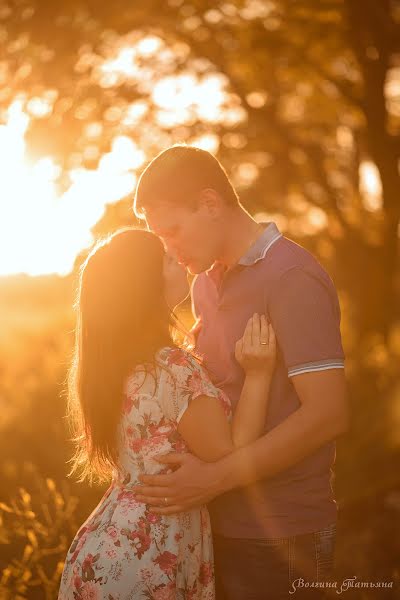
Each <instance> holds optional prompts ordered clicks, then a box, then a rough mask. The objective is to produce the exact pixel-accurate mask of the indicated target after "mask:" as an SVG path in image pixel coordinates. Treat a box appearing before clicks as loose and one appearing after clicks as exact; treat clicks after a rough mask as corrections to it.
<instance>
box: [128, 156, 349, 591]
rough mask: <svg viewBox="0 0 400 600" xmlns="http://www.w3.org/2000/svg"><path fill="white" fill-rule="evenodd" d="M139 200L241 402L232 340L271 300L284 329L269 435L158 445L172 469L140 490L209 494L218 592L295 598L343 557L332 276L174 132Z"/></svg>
mask: <svg viewBox="0 0 400 600" xmlns="http://www.w3.org/2000/svg"><path fill="white" fill-rule="evenodd" d="M134 210H135V213H136V215H137V216H140V217H141V218H145V219H146V222H147V225H148V227H149V228H150V229H151V230H152V231H154V232H155V233H156V234H157V235H158V236H159V237H160V238H161V239H162V240H163V242H164V245H165V247H166V249H167V250H168V251H169V252H170V253H172V254H174V255H175V256H176V257H177V258H178V260H179V262H181V263H183V264H184V265H185V266H186V268H187V269H188V270H189V272H191V273H192V274H196V275H197V276H196V278H195V280H194V283H193V287H192V301H193V309H194V313H195V316H196V318H197V325H196V327H195V334H196V350H197V352H199V353H200V354H201V355H203V357H204V364H205V366H206V367H207V369H208V371H209V373H210V375H211V377H212V379H213V381H214V383H215V384H216V385H217V386H219V387H220V388H221V389H223V390H224V391H225V392H226V393H227V395H228V396H229V397H230V399H231V402H232V404H233V407H234V406H235V404H236V402H237V401H238V399H239V396H240V390H241V386H242V384H243V372H242V370H241V369H240V367H239V365H238V364H237V363H236V361H235V358H234V348H235V343H236V341H237V340H238V339H239V338H240V336H241V333H242V331H243V330H244V326H245V323H246V322H247V320H248V318H249V317H250V316H251V315H252V314H253V313H255V312H258V313H259V314H262V313H265V314H267V316H268V318H269V319H270V321H271V322H272V325H273V328H274V330H275V333H276V337H277V343H278V352H277V360H276V369H275V372H274V376H273V380H272V384H271V390H270V398H269V408H268V415H267V420H266V423H265V434H264V435H263V437H261V438H260V439H259V440H257V441H256V442H255V443H253V444H252V445H250V446H247V447H245V448H241V449H239V450H237V451H235V452H234V453H233V454H231V455H229V456H227V457H225V458H224V459H223V460H221V461H219V462H218V463H213V464H207V463H202V462H201V461H200V460H198V459H196V458H195V457H194V456H192V455H190V454H186V455H172V456H171V455H170V456H169V457H164V458H160V461H161V462H165V464H169V465H172V466H174V468H175V471H174V472H173V473H170V474H167V475H159V476H144V477H143V482H144V484H145V485H144V486H138V487H137V488H136V491H137V494H138V498H139V499H141V500H144V501H145V502H147V503H149V504H150V505H152V506H153V507H158V508H154V510H157V511H158V512H159V513H161V514H171V513H174V512H177V511H180V510H182V509H183V508H188V507H190V506H193V505H196V504H201V503H204V502H209V501H211V502H210V504H209V508H210V513H211V519H212V526H213V532H214V535H215V540H214V549H215V565H216V576H217V581H219V583H218V585H219V588H218V592H217V594H218V598H226V599H227V600H261V599H263V600H265V599H266V598H271V599H272V600H279V599H280V598H287V597H289V596H288V592H289V590H290V589H292V587H291V586H292V583H293V582H294V581H296V580H301V579H304V580H307V581H308V582H312V581H314V582H316V581H318V582H321V581H324V580H325V579H326V578H327V577H328V576H330V574H331V569H332V563H333V553H334V543H335V529H336V504H335V501H334V498H333V493H332V488H331V475H332V466H333V463H334V457H335V442H334V441H335V439H336V438H337V437H338V436H339V435H341V434H342V433H344V432H345V431H346V430H347V427H348V408H347V404H346V397H345V396H346V394H345V378H344V355H343V349H342V344H341V337H340V308H339V303H338V299H337V294H336V291H335V288H334V285H333V283H332V280H331V279H330V277H329V275H328V274H327V273H326V271H325V270H324V269H323V268H322V266H321V265H320V264H319V263H318V262H317V260H316V259H315V258H314V257H313V256H312V255H311V254H310V253H309V252H308V251H307V250H305V249H304V248H302V247H301V246H300V245H298V244H296V243H294V242H293V241H291V240H289V239H287V238H286V237H284V236H283V235H282V234H281V232H280V231H279V230H278V228H277V226H276V224H275V223H272V222H270V223H267V224H258V223H256V222H255V221H254V220H253V219H252V218H251V216H250V215H249V214H248V213H247V212H246V211H245V210H244V208H243V207H242V206H241V204H240V202H239V200H238V196H237V194H236V192H235V190H234V188H233V186H232V184H231V183H230V181H229V179H228V177H227V175H226V173H225V171H224V169H223V167H222V166H221V164H220V163H219V162H218V161H217V159H216V158H215V157H213V156H212V155H211V154H210V153H208V152H205V151H203V150H199V149H196V148H192V147H186V146H173V147H172V148H169V149H167V150H166V151H164V152H162V153H161V154H160V155H159V156H157V157H156V158H155V159H154V160H153V161H152V162H151V163H150V165H149V166H148V167H147V169H146V170H145V171H144V172H143V174H142V176H141V178H140V181H139V184H138V187H137V191H136V197H135V206H134ZM177 467H179V468H177ZM298 586H300V587H297V588H296V589H298V590H299V592H296V593H297V597H301V595H300V588H301V582H300V583H298ZM312 591H313V592H314V593H313V594H312V596H311V597H312V598H318V597H319V596H318V589H315V586H314V589H313V590H312ZM303 592H304V586H303Z"/></svg>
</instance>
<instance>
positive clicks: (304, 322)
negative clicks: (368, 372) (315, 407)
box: [268, 267, 345, 377]
mask: <svg viewBox="0 0 400 600" xmlns="http://www.w3.org/2000/svg"><path fill="white" fill-rule="evenodd" d="M268 308H269V315H270V318H271V322H272V326H273V328H274V330H275V333H276V338H277V342H278V345H279V347H280V349H281V351H282V355H283V358H284V361H285V364H286V368H287V372H288V376H289V377H294V376H295V375H299V374H301V373H309V372H312V371H323V370H326V369H340V368H344V358H345V357H344V353H343V347H342V340H341V335H340V306H339V301H338V298H337V293H336V290H335V287H334V285H333V282H332V280H331V279H330V278H329V277H328V276H326V277H323V276H322V275H321V276H319V275H318V273H315V274H314V273H309V272H308V271H306V270H304V269H302V268H301V267H294V268H291V269H290V270H288V271H287V272H285V273H284V274H283V276H282V277H281V278H280V280H279V282H278V283H277V285H276V287H275V289H274V292H273V294H272V295H271V297H270V302H269V307H268Z"/></svg>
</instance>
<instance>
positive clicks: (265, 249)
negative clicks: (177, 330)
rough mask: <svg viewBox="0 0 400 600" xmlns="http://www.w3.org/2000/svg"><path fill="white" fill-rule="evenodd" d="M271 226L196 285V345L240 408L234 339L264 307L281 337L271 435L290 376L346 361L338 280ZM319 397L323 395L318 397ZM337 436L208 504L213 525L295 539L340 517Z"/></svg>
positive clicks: (289, 404) (284, 411)
mask: <svg viewBox="0 0 400 600" xmlns="http://www.w3.org/2000/svg"><path fill="white" fill-rule="evenodd" d="M265 225H266V227H265V229H264V231H263V233H262V234H261V235H260V237H259V238H258V239H257V240H256V241H255V243H254V244H253V245H252V246H251V248H250V249H249V250H248V251H247V252H246V254H245V255H244V256H242V258H241V259H240V260H239V261H238V263H237V264H236V265H234V267H232V268H231V269H229V270H228V271H226V272H225V273H223V272H221V268H220V267H217V266H214V267H213V268H211V269H210V270H209V271H207V272H205V273H201V274H200V275H198V276H197V277H196V278H195V280H194V282H193V287H192V301H193V311H194V314H195V316H196V318H197V327H196V328H195V331H196V334H195V335H196V350H197V352H198V353H199V354H201V355H202V356H203V360H204V365H205V367H206V368H207V369H208V371H209V374H210V376H211V379H212V380H213V381H214V383H215V384H216V385H217V386H218V387H220V388H221V389H222V390H223V391H224V392H225V393H226V394H228V396H229V397H230V399H231V402H232V405H233V407H235V406H236V404H237V402H238V400H239V397H240V392H241V389H242V385H243V381H244V372H243V370H242V369H241V367H240V366H239V364H238V363H237V362H236V360H235V355H234V352H235V343H236V341H237V340H238V339H239V338H240V337H241V336H242V334H243V331H244V328H245V325H246V323H247V320H248V319H249V317H250V316H251V315H253V313H255V312H258V313H259V314H262V313H265V314H267V316H268V318H269V319H270V321H271V322H272V325H273V327H274V330H275V333H276V336H277V360H276V367H275V371H274V374H273V378H272V382H271V387H270V393H269V400H268V412H267V418H266V422H265V430H264V431H265V433H266V432H268V431H270V430H271V429H273V428H274V427H276V426H277V425H278V424H279V423H281V422H282V421H284V420H285V419H287V417H288V416H289V415H290V414H292V413H293V412H294V411H296V410H297V409H298V408H299V406H300V401H299V397H298V395H297V393H296V390H295V388H294V385H293V381H292V377H294V376H295V375H299V374H300V373H310V372H312V371H323V370H326V369H337V368H344V353H343V348H342V343H341V336H340V307H339V302H338V297H337V293H336V290H335V287H334V284H333V282H332V280H331V278H330V277H329V275H328V274H327V272H326V271H325V270H324V269H323V267H322V266H321V265H320V264H319V262H318V261H317V260H316V258H315V257H314V256H313V255H312V254H311V253H310V252H308V251H307V250H306V249H305V248H303V247H302V246H300V245H298V244H296V243H295V242H293V241H292V240H290V239H288V238H286V237H284V236H283V235H282V234H281V232H280V231H279V230H278V228H277V226H276V224H275V223H273V222H270V223H268V224H265ZM320 401H321V402H324V401H325V398H321V399H320ZM334 460H335V443H334V442H330V443H327V444H325V445H324V446H323V447H321V448H319V449H318V450H317V451H316V452H314V453H313V454H312V455H309V456H308V457H306V458H305V459H303V460H301V461H299V462H298V463H296V464H295V465H294V466H293V467H291V468H289V469H287V470H285V471H284V472H281V473H279V474H278V475H276V476H274V477H272V478H268V479H266V480H263V481H259V482H257V483H256V484H253V485H251V486H248V487H246V488H240V489H236V490H234V491H232V492H228V493H226V494H223V495H221V496H219V497H218V498H217V499H216V500H214V501H213V502H211V503H210V505H209V509H210V514H211V519H212V524H213V530H214V532H216V533H219V534H221V535H224V536H227V537H239V538H267V537H288V536H292V535H297V534H302V533H309V532H312V531H317V530H319V529H322V528H324V527H325V526H327V525H329V524H330V523H332V522H335V521H336V512H337V507H336V503H335V500H334V497H333V491H332V486H331V478H332V474H333V471H332V467H333V464H334Z"/></svg>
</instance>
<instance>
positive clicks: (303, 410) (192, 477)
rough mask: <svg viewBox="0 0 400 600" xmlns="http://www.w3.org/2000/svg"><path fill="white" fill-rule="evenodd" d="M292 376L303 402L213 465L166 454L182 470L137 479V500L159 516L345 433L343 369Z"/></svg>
mask: <svg viewBox="0 0 400 600" xmlns="http://www.w3.org/2000/svg"><path fill="white" fill-rule="evenodd" d="M292 380H293V384H294V386H295V388H296V391H297V393H298V396H299V398H300V402H301V406H300V407H299V409H298V410H297V411H295V412H294V413H292V414H291V415H290V416H289V417H288V418H287V419H285V421H283V422H282V423H280V424H279V425H278V426H277V427H275V428H274V429H272V430H271V431H269V432H268V433H267V434H265V435H264V436H263V437H261V438H259V439H258V440H257V441H255V442H253V443H252V444H251V445H249V446H246V447H244V448H241V449H239V450H236V451H235V452H233V453H232V454H229V455H228V456H226V457H224V458H222V459H221V460H220V461H218V462H217V463H213V464H205V463H202V462H201V461H199V460H198V459H196V458H194V457H192V456H190V455H171V457H170V459H168V458H167V457H166V458H165V459H163V460H162V462H163V463H165V464H173V465H181V468H180V469H178V470H177V471H175V472H174V473H171V474H168V475H159V476H143V477H141V479H142V481H143V482H144V483H145V485H144V486H143V487H142V486H139V487H138V488H137V490H136V491H137V493H138V496H137V498H138V500H142V501H144V502H146V503H148V504H152V505H153V509H154V510H155V511H156V512H159V513H161V514H172V513H175V512H179V511H181V510H185V509H187V508H189V507H190V506H194V505H197V504H201V503H204V502H207V501H209V500H210V499H212V498H214V497H215V496H218V495H219V494H222V493H224V492H227V491H229V490H231V489H234V488H236V487H241V486H245V485H248V484H251V483H254V482H255V481H257V480H259V479H266V478H269V477H272V476H274V475H276V474H277V473H279V472H281V471H284V470H286V469H288V468H289V467H291V466H293V465H295V464H296V463H297V462H299V461H300V460H302V459H303V458H304V457H306V456H308V455H309V454H311V453H312V452H314V451H315V450H317V449H318V448H320V447H321V446H323V445H324V444H325V443H327V442H329V441H331V440H334V439H335V438H337V437H338V436H339V435H341V434H343V433H345V432H346V431H347V429H348V427H349V410H348V404H347V397H346V384H345V377H344V371H343V369H329V370H325V371H320V372H312V373H304V374H302V375H297V376H295V377H293V378H292ZM153 485H155V486H156V487H151V486H153ZM165 497H166V498H168V504H169V506H168V507H162V508H158V506H157V505H158V504H160V498H165Z"/></svg>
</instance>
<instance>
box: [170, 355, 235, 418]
mask: <svg viewBox="0 0 400 600" xmlns="http://www.w3.org/2000/svg"><path fill="white" fill-rule="evenodd" d="M166 363H167V368H168V370H169V372H170V379H172V381H171V385H172V386H173V388H174V392H175V397H176V403H177V414H176V421H177V422H179V421H180V419H181V418H182V416H183V414H184V412H185V411H186V409H187V408H188V406H189V404H190V402H191V401H192V400H194V398H197V397H198V396H210V397H212V398H217V399H218V400H219V401H220V402H221V404H222V406H223V408H224V411H225V414H226V415H227V417H228V418H229V417H230V414H231V404H230V401H229V398H228V397H227V395H226V394H225V393H224V392H223V391H222V390H220V389H219V388H217V387H216V386H215V385H214V384H213V383H212V381H211V380H210V378H209V376H208V374H207V371H206V370H205V368H204V367H203V366H202V365H201V364H200V362H199V361H198V360H197V359H196V358H195V357H194V356H193V355H192V354H190V353H189V352H186V351H185V350H182V349H180V348H177V349H173V350H171V351H170V352H169V353H168V355H167V356H166Z"/></svg>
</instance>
